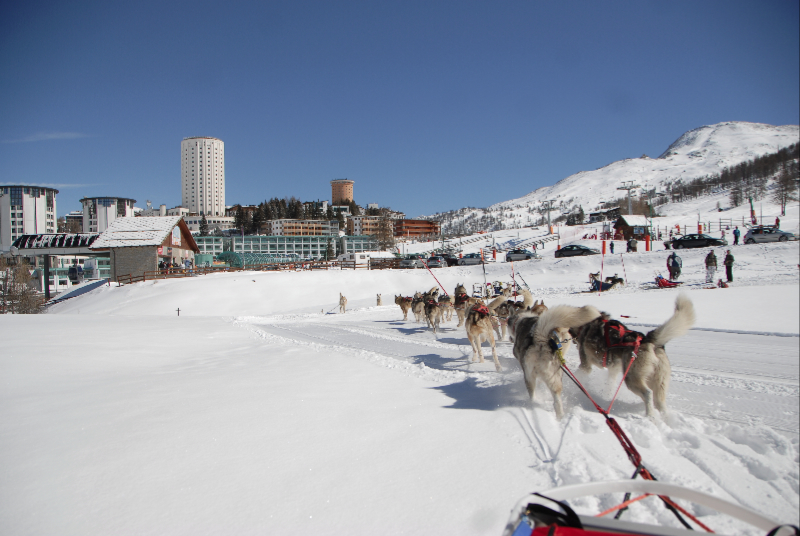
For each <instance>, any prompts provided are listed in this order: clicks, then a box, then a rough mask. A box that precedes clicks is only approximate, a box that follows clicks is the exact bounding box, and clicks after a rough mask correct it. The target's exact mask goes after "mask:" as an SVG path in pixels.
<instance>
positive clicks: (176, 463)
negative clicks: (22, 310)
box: [0, 242, 800, 535]
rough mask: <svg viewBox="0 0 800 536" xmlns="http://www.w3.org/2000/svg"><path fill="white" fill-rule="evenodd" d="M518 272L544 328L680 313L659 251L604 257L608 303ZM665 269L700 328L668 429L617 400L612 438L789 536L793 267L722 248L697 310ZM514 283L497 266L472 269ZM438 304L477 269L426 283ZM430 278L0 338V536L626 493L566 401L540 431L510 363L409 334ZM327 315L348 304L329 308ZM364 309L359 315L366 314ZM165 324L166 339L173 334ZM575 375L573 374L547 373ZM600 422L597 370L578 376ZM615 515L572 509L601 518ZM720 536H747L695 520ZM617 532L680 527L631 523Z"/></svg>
mask: <svg viewBox="0 0 800 536" xmlns="http://www.w3.org/2000/svg"><path fill="white" fill-rule="evenodd" d="M552 251H553V250H552V249H546V250H545V252H544V253H545V258H544V259H543V260H541V261H524V262H518V263H515V264H514V270H515V274H521V276H522V278H524V279H525V281H527V283H528V284H529V285H530V286H531V288H532V289H533V290H534V294H535V296H536V297H537V298H544V300H545V302H546V303H547V304H548V305H555V304H557V303H570V304H574V305H583V304H587V303H590V304H593V305H596V306H598V307H599V308H601V309H603V310H606V311H608V312H610V313H612V314H613V315H615V316H617V317H620V316H621V315H625V316H626V317H629V318H626V319H625V321H626V322H628V323H629V325H630V326H631V327H634V328H636V329H640V330H642V331H647V330H648V329H652V328H651V326H655V325H658V324H660V323H661V322H663V321H664V320H666V319H667V318H668V317H669V316H670V315H671V314H672V308H673V304H674V300H675V297H676V296H677V291H672V290H663V291H661V290H648V289H647V288H648V285H649V283H650V281H651V280H652V277H653V274H654V272H656V271H658V270H661V268H662V267H663V266H664V264H665V259H666V254H667V252H665V251H653V252H649V253H638V254H626V255H624V258H623V256H620V255H616V256H606V257H605V259H603V260H602V263H603V266H604V269H605V270H606V271H607V273H610V272H619V273H620V274H622V273H623V262H624V270H625V272H624V273H625V274H626V276H627V279H628V285H627V286H626V287H623V288H621V289H619V290H615V291H612V292H609V293H605V294H603V295H601V296H598V295H597V294H594V293H585V292H584V291H585V290H586V289H587V288H588V284H587V283H585V282H584V281H585V280H586V275H587V274H588V272H589V271H596V270H598V269H600V263H601V258H600V257H582V258H574V259H555V258H553V256H552ZM705 253H706V250H684V251H682V252H681V256H682V257H683V260H684V275H685V277H684V280H685V285H684V288H683V289H682V290H681V291H682V292H686V293H687V294H688V296H689V297H690V298H691V299H692V300H693V302H694V304H695V307H696V309H697V314H698V321H697V323H696V325H695V329H693V330H692V331H690V332H689V334H688V335H687V336H686V337H684V338H681V339H678V340H675V341H673V342H671V343H670V344H669V347H668V353H669V356H670V358H671V360H672V363H673V369H674V370H673V378H672V380H673V381H672V387H671V390H670V394H669V398H668V404H669V406H670V408H671V413H670V415H669V417H668V418H656V419H655V420H649V419H647V418H645V417H644V407H643V404H642V402H641V400H640V399H639V398H638V397H636V396H634V395H633V394H631V393H630V392H628V391H627V389H626V388H625V387H623V388H622V390H621V392H620V396H619V398H618V400H617V402H616V403H615V405H614V411H613V413H614V415H615V416H616V417H617V419H618V420H619V422H620V424H621V426H622V427H623V429H624V430H625V431H626V432H627V433H628V434H629V436H630V437H631V438H632V440H633V441H634V442H635V444H636V446H637V448H638V449H639V450H640V452H641V453H642V455H643V457H644V460H645V463H646V464H647V466H648V467H649V468H650V470H651V471H652V472H653V473H654V474H655V475H656V476H657V477H658V478H659V479H660V480H663V481H665V482H672V483H677V484H681V485H684V486H689V487H692V488H695V489H698V490H701V491H705V492H709V493H713V494H715V495H717V496H719V497H722V498H725V499H727V500H731V501H734V502H739V503H741V504H744V505H747V506H749V507H751V508H754V509H756V510H758V511H760V512H762V513H764V514H765V515H768V516H770V517H772V518H774V519H775V520H777V521H783V522H796V521H797V512H798V505H799V503H800V500H799V495H798V397H799V392H800V372H799V371H798V363H799V362H800V359H799V357H800V356H799V355H798V354H799V353H800V352H799V350H798V340H800V338H799V337H798V335H800V333H798V331H799V330H798V325H800V318H799V316H798V311H799V310H800V307H798V305H800V304H798V301H799V296H800V293H799V292H798V290H799V289H800V285H798V273H797V259H798V254H799V253H800V250H799V249H798V243H797V242H791V243H787V244H776V245H766V246H761V245H760V246H740V247H737V248H734V253H735V255H736V258H737V266H736V270H735V277H736V279H735V282H734V283H733V285H732V286H731V288H728V289H710V290H709V289H705V288H704V287H705V286H706V285H704V284H703V273H702V269H701V262H702V258H703V257H704V256H705ZM486 271H487V275H486V277H487V279H488V280H490V281H491V280H501V281H508V280H510V277H511V265H510V264H507V263H495V264H490V265H487V267H486ZM434 274H435V275H436V277H437V278H438V279H439V281H441V283H442V285H443V286H444V288H445V290H447V291H448V292H451V291H452V289H453V288H454V287H455V285H456V283H465V284H467V285H468V286H471V284H472V283H479V282H483V277H484V276H483V269H482V268H481V267H480V266H478V267H454V268H443V269H436V270H434ZM434 285H435V281H434V280H433V278H432V277H431V275H430V274H429V273H427V271H424V270H393V271H389V270H386V271H360V270H359V271H352V270H351V271H328V272H313V273H312V272H296V273H256V272H238V273H230V274H214V275H208V276H202V277H196V278H191V279H185V280H161V281H148V282H145V283H138V284H134V285H128V286H124V287H116V286H113V285H112V286H106V287H102V288H98V289H96V290H94V291H92V292H90V293H88V294H86V295H83V296H79V297H77V298H74V299H71V300H67V301H66V302H64V303H61V304H57V305H55V306H53V307H52V308H51V309H50V311H49V314H44V315H36V316H15V315H2V316H1V317H0V327H1V328H2V333H3V345H2V352H0V373H1V374H2V378H3V379H4V382H3V387H2V389H0V459H1V460H2V463H1V464H0V471H1V472H0V482H2V485H0V527H3V533H4V534H42V535H44V534H61V535H70V534H81V535H89V534H110V533H114V534H165V533H169V534H231V533H237V534H256V533H257V534H265V533H270V534H309V533H319V534H341V533H348V534H375V533H385V534H431V533H435V534H491V535H496V534H499V533H500V532H501V531H502V528H503V526H504V523H505V520H506V517H507V515H508V513H509V511H510V509H511V507H512V506H513V505H514V504H515V502H516V501H517V500H518V499H519V498H520V497H521V496H523V495H524V494H526V493H528V492H531V491H537V490H547V489H549V488H552V487H554V486H559V485H564V484H572V483H578V482H586V481H598V480H609V479H619V478H627V477H629V476H630V474H631V473H632V471H633V468H632V467H631V465H630V463H629V462H628V460H627V459H626V457H625V455H624V452H623V451H622V449H621V447H620V446H619V444H618V443H617V442H616V440H615V439H614V437H613V436H612V434H611V433H610V432H609V431H608V429H607V427H606V426H605V424H604V423H603V419H602V417H601V416H600V415H599V414H597V412H596V411H594V409H593V408H592V407H591V404H590V403H589V402H588V400H586V399H585V398H584V397H583V396H582V395H581V394H580V393H579V391H578V390H577V389H576V388H574V386H572V385H568V384H566V383H565V390H564V403H565V411H566V416H565V417H564V419H563V420H562V421H557V420H556V419H555V417H554V415H553V410H552V399H551V397H550V395H549V393H548V392H546V389H545V388H544V387H543V386H542V385H540V386H539V388H538V390H537V393H536V397H535V401H534V403H533V405H531V404H530V402H529V401H528V400H526V398H527V396H526V392H525V387H524V384H523V381H522V374H521V371H520V369H519V367H518V366H517V364H516V362H515V360H514V359H513V357H512V353H511V347H510V344H509V343H508V341H502V342H500V343H499V344H498V353H499V355H500V361H501V363H502V365H503V368H504V370H503V371H502V372H499V373H498V372H495V370H494V365H493V364H492V363H491V361H488V362H486V363H483V364H481V363H471V362H470V359H471V349H470V347H469V343H468V342H467V339H466V336H465V332H464V330H463V328H456V327H455V326H456V323H455V321H453V322H450V323H445V324H444V327H443V329H442V331H441V332H440V333H438V334H436V335H434V334H433V333H432V332H431V331H430V330H429V329H427V328H426V327H425V326H424V325H423V324H416V323H415V322H414V321H413V318H412V319H411V320H409V321H403V320H402V315H401V313H400V309H399V307H397V306H396V305H394V304H393V303H392V300H393V295H394V294H403V295H408V294H411V293H412V292H414V291H415V290H423V289H427V288H430V287H432V286H434ZM339 292H342V293H344V294H345V295H346V296H347V297H348V300H349V308H348V312H347V313H345V314H335V313H331V314H328V312H329V311H331V310H335V309H337V306H336V305H337V302H338V295H339ZM377 293H381V294H382V295H383V300H384V304H385V305H383V306H380V307H378V306H376V305H375V299H376V294H377ZM178 308H180V309H181V313H180V317H178V316H177V311H176V310H177V309H178ZM567 361H568V363H569V364H570V366H571V367H573V368H574V367H575V366H576V365H577V352H576V351H575V349H574V348H573V349H571V350H570V352H569V353H568V355H567ZM578 374H579V377H580V378H581V381H585V382H586V385H587V387H588V388H589V389H590V391H591V392H592V393H594V394H595V395H596V398H597V400H598V402H600V403H601V404H604V405H607V404H608V402H609V401H610V396H611V393H612V388H613V387H615V384H614V385H613V386H612V384H610V383H609V382H608V378H607V374H606V372H605V371H600V370H595V371H594V372H592V373H591V374H590V375H588V376H587V375H583V374H581V373H578ZM619 500H620V497H613V496H601V497H599V498H593V499H585V500H582V501H575V502H574V506H575V507H576V508H577V509H578V510H579V511H580V512H586V513H589V512H597V511H598V510H602V509H604V508H607V507H610V506H612V505H613V504H615V503H616V502H618V501H619ZM691 511H692V512H693V513H694V514H696V515H699V516H700V518H701V519H702V520H703V522H704V523H706V524H708V525H710V526H711V527H712V528H714V529H715V530H717V531H718V532H721V533H737V534H755V532H752V531H750V532H748V531H747V529H746V528H745V527H743V526H741V525H738V524H736V523H735V522H732V521H730V520H727V519H725V518H722V517H720V516H717V515H716V514H714V513H713V512H711V511H708V510H706V509H703V508H693V509H692V510H691ZM625 518H626V519H630V520H636V521H644V522H656V523H663V524H666V525H669V526H674V525H675V521H674V519H673V518H672V516H671V515H670V514H667V513H666V512H665V511H664V510H663V509H662V508H661V507H659V506H658V505H657V504H656V503H655V502H648V501H643V502H640V503H637V504H636V505H634V506H633V507H632V508H631V510H630V511H628V512H626V514H625Z"/></svg>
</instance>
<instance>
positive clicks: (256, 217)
mask: <svg viewBox="0 0 800 536" xmlns="http://www.w3.org/2000/svg"><path fill="white" fill-rule="evenodd" d="M263 226H264V213H263V212H261V209H256V210H254V211H253V219H252V220H251V221H250V234H259V233H261V228H262V227H263Z"/></svg>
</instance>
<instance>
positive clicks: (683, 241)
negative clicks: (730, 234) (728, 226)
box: [670, 234, 728, 249]
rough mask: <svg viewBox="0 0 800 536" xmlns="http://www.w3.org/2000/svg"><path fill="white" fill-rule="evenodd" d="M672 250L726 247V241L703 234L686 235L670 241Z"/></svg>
mask: <svg viewBox="0 0 800 536" xmlns="http://www.w3.org/2000/svg"><path fill="white" fill-rule="evenodd" d="M670 245H671V246H672V249H683V248H705V247H709V246H727V245H728V241H727V240H723V239H722V238H714V237H711V236H708V235H705V234H687V235H683V236H682V237H680V238H673V239H672V240H671V241H670Z"/></svg>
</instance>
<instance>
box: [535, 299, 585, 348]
mask: <svg viewBox="0 0 800 536" xmlns="http://www.w3.org/2000/svg"><path fill="white" fill-rule="evenodd" d="M598 316H600V311H598V310H597V309H596V308H595V307H593V306H591V305H585V306H584V307H573V306H572V305H556V306H555V307H553V308H552V309H548V310H547V311H545V312H543V313H542V314H541V316H539V321H538V322H537V323H536V330H535V331H534V334H533V337H534V340H535V341H536V342H540V343H543V342H546V341H547V340H548V339H549V338H550V333H551V332H552V331H553V330H554V329H558V328H577V327H580V326H583V325H584V324H588V323H589V322H591V321H592V320H594V319H595V318H597V317H598Z"/></svg>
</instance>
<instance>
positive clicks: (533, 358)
mask: <svg viewBox="0 0 800 536" xmlns="http://www.w3.org/2000/svg"><path fill="white" fill-rule="evenodd" d="M610 282H611V281H610ZM612 283H617V282H616V281H613V282H612ZM522 297H523V299H522V301H520V302H518V301H515V300H510V299H507V297H506V296H502V295H501V296H498V297H497V298H495V299H494V300H492V301H491V302H490V303H488V304H485V303H484V302H483V300H481V299H479V298H474V297H471V296H469V295H468V294H467V290H466V288H465V287H464V285H462V284H459V285H458V286H457V287H456V289H455V292H454V293H453V297H452V298H451V297H450V296H439V289H438V287H434V288H432V289H430V290H429V291H427V292H424V293H423V292H417V293H416V294H415V295H414V296H413V297H403V296H395V303H396V304H398V305H399V306H400V309H401V310H402V311H403V320H408V312H409V310H410V311H412V312H413V314H414V317H415V320H416V322H420V321H421V320H422V318H423V317H424V318H425V321H426V322H427V324H428V327H430V328H432V329H433V331H434V332H437V331H438V330H439V326H440V323H441V322H443V321H445V320H449V319H451V318H452V315H453V310H454V309H455V312H456V314H457V316H458V325H457V326H456V327H461V326H462V325H463V326H464V327H465V329H466V331H467V338H468V339H469V342H470V344H471V345H472V361H479V362H481V363H483V362H484V357H483V351H482V349H481V345H482V343H484V342H488V343H489V346H490V347H491V351H492V359H493V360H494V365H495V368H496V370H497V371H501V370H502V366H501V365H500V361H499V360H498V357H497V350H496V348H495V341H496V340H503V339H504V338H505V336H506V332H508V334H509V338H510V341H511V343H512V344H513V353H514V357H515V358H516V359H517V361H519V364H520V366H521V368H522V372H523V377H524V380H525V386H526V388H527V390H528V395H529V396H530V398H531V402H532V401H533V395H534V390H535V387H536V380H537V379H539V380H542V382H543V383H544V384H545V385H546V386H547V387H548V389H550V393H551V394H552V396H553V401H554V407H555V413H556V417H557V418H559V419H560V418H562V417H563V415H564V409H563V404H562V402H561V390H562V383H561V377H562V374H561V365H562V362H563V356H564V355H565V354H566V352H567V350H568V349H569V347H570V344H571V343H572V342H573V341H574V342H575V344H576V345H577V348H578V355H579V356H580V369H581V370H582V371H584V372H586V373H589V372H591V370H592V367H598V368H608V369H609V371H610V372H611V374H609V379H610V380H611V381H613V378H615V377H617V376H618V374H617V373H624V372H625V371H626V370H627V371H628V373H627V375H626V376H625V385H626V386H627V387H628V389H629V390H630V391H632V392H633V393H635V394H636V395H638V396H639V397H640V398H641V399H642V401H643V402H644V405H645V412H646V414H647V416H648V417H651V416H653V415H655V410H659V411H660V412H662V413H666V410H667V407H666V398H667V391H668V389H669V383H670V376H671V374H672V369H671V367H670V362H669V358H668V357H667V353H666V350H665V345H666V344H667V342H669V341H670V340H672V339H675V338H677V337H680V336H682V335H684V334H686V332H687V331H688V330H689V328H691V327H692V325H693V324H694V321H695V312H694V306H693V305H692V302H691V300H689V298H688V297H686V296H685V295H679V296H678V298H677V299H676V301H675V312H674V313H673V314H672V316H671V317H670V318H669V319H668V320H667V321H666V322H664V323H663V324H662V325H660V326H659V327H657V328H656V329H654V330H652V331H649V332H648V333H646V334H644V333H640V332H638V331H632V330H629V329H628V328H627V327H626V326H625V325H624V324H622V323H621V322H619V321H617V320H612V319H611V317H610V315H609V314H607V313H604V312H600V311H598V310H597V309H596V308H595V307H593V306H591V305H587V306H584V307H574V306H571V305H556V306H554V307H551V308H548V307H547V306H546V305H545V304H544V300H542V301H541V302H539V301H538V300H537V301H534V300H533V297H532V296H531V293H530V292H528V291H527V290H523V291H522ZM379 300H380V297H379ZM345 301H346V300H345ZM495 336H496V337H495ZM631 361H632V363H631Z"/></svg>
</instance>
